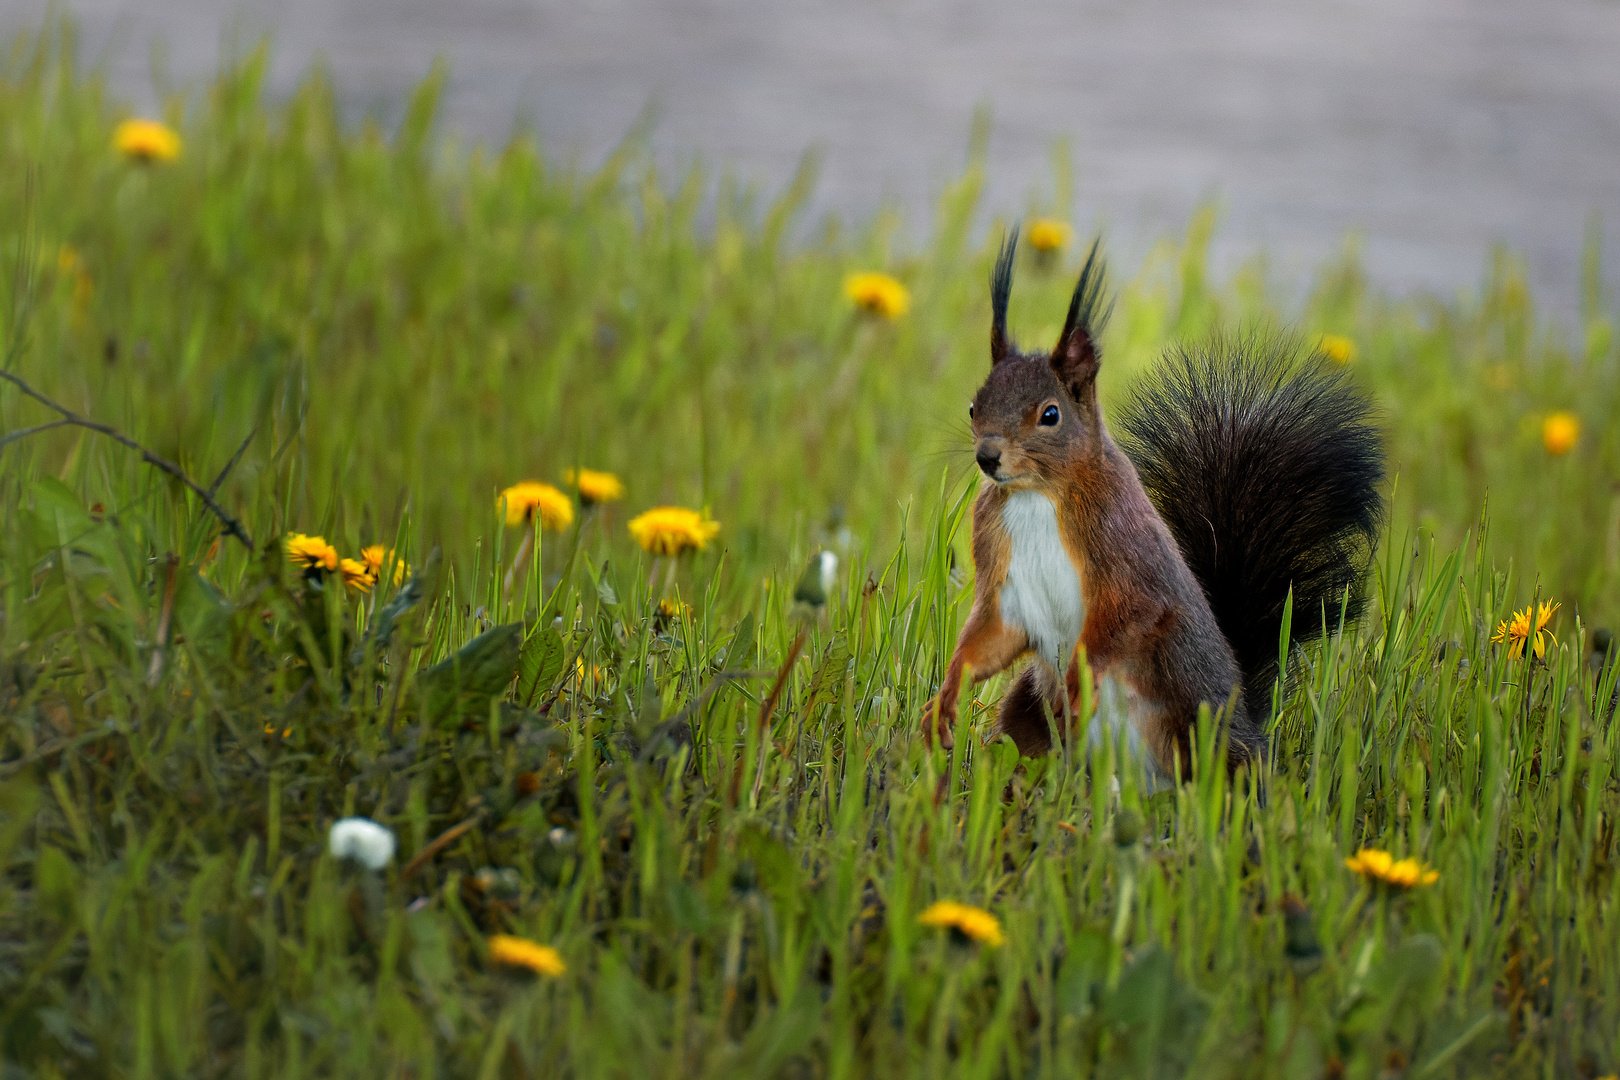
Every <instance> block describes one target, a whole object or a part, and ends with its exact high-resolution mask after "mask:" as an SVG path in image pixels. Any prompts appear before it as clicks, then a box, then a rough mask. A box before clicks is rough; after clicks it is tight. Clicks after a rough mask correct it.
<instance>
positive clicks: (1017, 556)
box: [923, 230, 1384, 777]
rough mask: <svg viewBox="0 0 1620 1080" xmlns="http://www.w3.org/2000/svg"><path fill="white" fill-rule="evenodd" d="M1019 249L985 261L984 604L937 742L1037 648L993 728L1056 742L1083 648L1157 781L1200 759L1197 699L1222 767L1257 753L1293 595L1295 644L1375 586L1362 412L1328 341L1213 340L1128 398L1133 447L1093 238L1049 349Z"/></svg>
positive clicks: (979, 454)
mask: <svg viewBox="0 0 1620 1080" xmlns="http://www.w3.org/2000/svg"><path fill="white" fill-rule="evenodd" d="M1017 244H1018V234H1017V232H1016V230H1015V231H1014V232H1013V233H1012V234H1011V235H1010V236H1009V237H1008V239H1007V240H1006V242H1005V243H1004V244H1003V245H1002V249H1001V254H1000V257H999V258H998V259H997V261H996V265H995V270H994V273H993V275H992V277H991V290H990V295H991V315H992V319H991V328H990V375H989V377H988V378H987V379H985V381H984V385H982V386H981V387H980V388H979V391H978V394H977V395H976V396H975V397H974V399H973V402H972V404H971V405H970V406H969V409H968V415H969V418H970V420H971V422H972V426H973V439H974V456H975V458H976V459H977V461H978V465H979V468H980V469H981V470H982V471H983V472H984V479H983V481H982V486H981V488H980V491H979V494H978V498H977V501H976V502H975V503H974V506H973V564H974V568H975V571H976V584H975V592H974V598H973V606H972V609H971V610H970V611H969V613H968V617H967V622H966V624H965V625H964V626H963V628H962V633H961V636H960V638H959V639H958V641H957V645H956V650H955V652H954V654H953V655H952V656H951V661H950V664H949V666H948V667H947V668H946V672H945V679H944V683H943V685H942V686H941V687H940V690H939V693H938V695H937V696H936V697H935V698H934V699H933V700H932V701H931V702H930V703H929V707H928V708H927V710H926V711H925V715H924V719H923V734H924V737H925V738H927V739H931V738H932V737H933V736H934V735H935V734H937V735H938V736H939V738H940V740H941V742H942V743H943V744H944V745H945V746H946V747H949V746H951V745H952V742H953V733H952V727H953V725H954V723H955V719H956V704H957V698H958V695H959V693H960V690H961V680H962V671H963V668H964V666H968V667H971V669H972V673H973V679H974V681H978V680H981V679H987V678H989V677H990V676H992V675H995V674H996V673H998V672H1000V671H1003V670H1005V669H1006V668H1007V667H1009V666H1010V665H1012V664H1013V663H1014V662H1015V661H1017V660H1018V659H1019V658H1020V657H1023V656H1024V655H1026V654H1030V655H1032V656H1033V662H1032V663H1031V664H1030V665H1029V666H1028V667H1026V668H1025V669H1024V670H1023V672H1022V673H1020V674H1019V676H1018V677H1017V678H1016V679H1015V680H1014V682H1013V684H1012V686H1011V687H1010V688H1009V689H1008V691H1007V693H1006V695H1005V696H1004V697H1003V698H1002V701H1001V705H1000V709H999V711H998V714H997V720H996V726H995V729H994V730H993V732H992V737H996V736H999V735H1001V734H1006V735H1009V736H1011V737H1012V739H1013V741H1014V742H1015V743H1016V744H1017V745H1018V749H1019V752H1020V753H1022V754H1025V755H1036V754H1041V753H1045V752H1046V751H1047V750H1049V749H1050V748H1051V734H1050V733H1051V730H1052V729H1051V727H1049V725H1048V720H1047V716H1048V712H1050V714H1051V716H1052V717H1053V718H1055V720H1056V723H1057V725H1058V728H1059V730H1060V731H1063V730H1064V728H1065V719H1066V718H1067V721H1068V724H1069V725H1072V724H1074V723H1075V722H1077V721H1078V720H1079V719H1080V718H1078V717H1075V716H1074V712H1075V710H1076V709H1077V708H1078V702H1079V698H1080V695H1079V686H1078V682H1077V674H1076V673H1077V671H1078V670H1079V667H1078V663H1077V658H1078V655H1079V650H1080V649H1081V648H1084V649H1085V655H1086V659H1087V661H1088V663H1089V664H1090V666H1091V670H1092V673H1093V676H1094V677H1095V678H1097V679H1098V680H1099V681H1100V680H1102V679H1104V678H1112V679H1114V680H1115V682H1116V683H1117V685H1118V686H1119V688H1121V689H1123V691H1124V695H1125V702H1126V709H1125V711H1126V715H1127V716H1128V718H1129V721H1130V723H1131V725H1132V726H1133V727H1134V729H1135V734H1136V736H1137V738H1138V739H1139V740H1140V744H1141V745H1143V746H1145V747H1146V748H1147V749H1148V750H1149V751H1150V752H1151V754H1152V756H1153V758H1154V764H1156V765H1157V766H1158V768H1159V769H1160V770H1161V771H1162V773H1163V774H1164V775H1166V776H1170V775H1175V774H1176V771H1177V769H1178V768H1179V770H1180V773H1181V775H1182V776H1183V777H1185V776H1186V775H1187V774H1188V772H1189V771H1190V768H1191V762H1192V757H1191V735H1192V731H1193V728H1194V726H1195V725H1196V723H1197V717H1198V711H1199V706H1200V705H1203V704H1207V705H1208V706H1209V707H1210V709H1211V710H1212V711H1214V712H1217V714H1218V715H1220V716H1221V720H1222V723H1223V724H1224V728H1225V733H1226V735H1227V762H1226V763H1227V766H1228V768H1230V769H1232V770H1236V769H1237V768H1238V767H1239V766H1241V765H1243V764H1245V763H1247V762H1251V761H1256V760H1258V759H1261V758H1263V757H1264V755H1265V752H1266V722H1267V719H1268V713H1269V710H1270V701H1271V687H1272V685H1273V682H1274V680H1275V679H1276V678H1277V676H1278V674H1279V672H1278V670H1277V664H1278V654H1279V644H1280V640H1279V639H1280V637H1281V633H1282V629H1283V622H1284V611H1285V608H1286V606H1287V604H1288V603H1289V596H1290V590H1292V604H1293V617H1292V622H1291V631H1292V632H1291V635H1290V639H1291V640H1290V642H1289V650H1288V651H1290V652H1292V651H1293V649H1295V648H1298V647H1300V646H1303V645H1305V644H1307V643H1308V642H1310V641H1312V640H1314V639H1316V638H1319V637H1321V636H1322V635H1323V633H1324V632H1325V630H1326V628H1327V627H1328V626H1329V625H1337V624H1338V622H1339V620H1340V618H1341V617H1342V618H1344V619H1345V621H1346V624H1348V622H1350V621H1353V620H1354V619H1355V618H1356V617H1357V615H1359V613H1360V611H1361V608H1362V605H1363V602H1364V592H1363V590H1362V588H1361V584H1362V581H1363V579H1364V577H1365V573H1366V566H1367V561H1368V559H1369V557H1370V555H1371V551H1372V548H1373V545H1374V542H1375V540H1376V536H1377V532H1378V528H1379V525H1380V522H1381V520H1382V514H1383V501H1382V497H1381V495H1380V493H1379V488H1380V483H1381V481H1382V479H1383V475H1384V469H1383V453H1382V448H1381V446H1380V441H1379V437H1378V433H1377V431H1376V430H1375V429H1374V428H1373V427H1372V426H1371V424H1370V423H1369V417H1370V407H1369V405H1368V404H1367V402H1366V400H1365V398H1364V397H1363V396H1362V395H1361V394H1360V393H1359V392H1358V391H1357V390H1356V389H1355V388H1354V386H1353V385H1352V383H1351V382H1350V380H1349V378H1348V377H1347V376H1346V374H1345V373H1344V372H1343V371H1341V370H1335V369H1334V368H1332V367H1330V366H1329V365H1328V363H1327V361H1326V359H1325V358H1324V357H1323V356H1321V355H1320V354H1317V353H1312V354H1310V355H1309V356H1307V357H1305V358H1303V359H1300V358H1299V357H1298V356H1297V355H1296V354H1297V353H1298V352H1299V351H1300V350H1298V349H1297V348H1292V347H1290V344H1289V343H1288V342H1287V341H1285V340H1278V341H1271V342H1262V341H1260V340H1259V339H1246V340H1241V341H1231V340H1228V341H1221V340H1215V341H1212V342H1210V343H1208V344H1205V345H1202V346H1198V347H1196V348H1183V349H1177V350H1172V351H1171V352H1170V354H1169V355H1168V356H1167V357H1166V358H1165V359H1164V361H1163V362H1162V363H1161V364H1160V366H1159V368H1158V370H1157V371H1156V372H1155V373H1154V374H1153V375H1152V376H1150V378H1149V382H1148V384H1147V385H1146V386H1145V387H1144V389H1142V390H1141V391H1139V393H1138V395H1137V398H1136V400H1135V401H1134V402H1132V403H1131V405H1130V406H1129V407H1128V409H1127V411H1126V413H1125V415H1124V418H1123V420H1122V421H1121V424H1120V427H1121V430H1122V432H1123V434H1124V449H1121V446H1120V445H1119V444H1117V443H1116V442H1115V441H1114V439H1113V438H1112V437H1111V435H1110V434H1109V430H1108V425H1107V424H1106V423H1104V421H1103V415H1102V411H1101V409H1100V408H1099V406H1098V403H1097V370H1098V367H1099V365H1100V364H1101V361H1102V356H1101V353H1100V350H1099V346H1098V338H1099V335H1100V333H1101V330H1102V326H1103V323H1104V322H1105V321H1106V319H1107V315H1108V312H1107V310H1100V306H1101V301H1102V296H1103V280H1104V269H1103V264H1102V261H1101V259H1100V258H1099V256H1098V250H1097V244H1096V243H1093V245H1092V248H1091V253H1090V255H1089V256H1088V257H1087V259H1086V262H1085V265H1084V268H1083V269H1082V271H1081V273H1080V280H1079V283H1078V284H1077V285H1076V287H1075V290H1074V297H1073V299H1072V300H1071V301H1070V304H1069V313H1068V319H1067V320H1066V322H1065V324H1064V327H1063V333H1062V335H1061V336H1060V337H1059V339H1058V342H1057V346H1056V347H1055V348H1054V349H1053V350H1052V352H1051V353H1050V354H1047V353H1026V352H1021V351H1019V350H1018V349H1017V347H1016V346H1015V345H1014V344H1013V343H1012V342H1011V341H1010V339H1009V338H1008V336H1007V299H1008V296H1009V295H1010V293H1011V289H1012V268H1013V256H1014V253H1015V252H1016V250H1017ZM1064 737H1066V734H1065V736H1064Z"/></svg>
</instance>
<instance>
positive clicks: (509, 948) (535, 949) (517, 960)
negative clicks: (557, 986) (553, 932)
mask: <svg viewBox="0 0 1620 1080" xmlns="http://www.w3.org/2000/svg"><path fill="white" fill-rule="evenodd" d="M489 958H490V959H491V960H493V961H494V962H495V963H497V964H503V965H505V966H506V967H520V968H528V969H529V970H530V971H532V972H534V973H535V974H536V975H550V976H551V977H552V978H554V979H555V978H557V977H558V976H560V975H562V974H563V973H565V972H566V971H567V970H568V965H567V964H565V963H563V958H562V955H561V954H560V953H558V952H557V950H556V949H553V948H552V947H551V946H550V945H542V944H540V943H539V942H537V941H530V940H529V939H528V938H520V937H516V936H514V935H512V934H493V935H491V936H490V939H489Z"/></svg>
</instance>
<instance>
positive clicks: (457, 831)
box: [399, 814, 478, 881]
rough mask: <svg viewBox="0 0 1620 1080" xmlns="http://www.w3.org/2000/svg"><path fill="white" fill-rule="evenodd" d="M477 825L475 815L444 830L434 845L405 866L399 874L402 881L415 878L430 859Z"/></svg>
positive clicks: (424, 849)
mask: <svg viewBox="0 0 1620 1080" xmlns="http://www.w3.org/2000/svg"><path fill="white" fill-rule="evenodd" d="M477 824H478V815H477V814H474V815H473V816H472V817H470V818H468V819H467V820H466V821H463V822H461V823H460V824H459V825H452V826H450V827H449V828H448V829H446V830H444V832H442V833H440V834H439V835H438V836H437V837H435V838H434V840H433V842H432V843H430V844H428V846H427V847H425V848H423V849H422V850H421V851H419V852H417V853H416V858H414V859H412V860H411V861H410V862H408V863H406V864H405V869H403V870H401V871H400V872H399V877H400V880H401V881H408V880H410V879H411V878H412V877H415V876H416V872H417V871H418V870H420V869H422V867H424V866H426V865H427V863H428V860H429V859H431V858H433V856H435V855H437V854H438V853H439V852H441V851H443V850H444V849H445V848H447V847H449V846H450V845H451V844H453V843H455V842H456V841H457V840H460V839H461V838H462V837H463V836H464V835H466V833H467V831H468V830H469V829H471V828H472V827H473V826H474V825H477Z"/></svg>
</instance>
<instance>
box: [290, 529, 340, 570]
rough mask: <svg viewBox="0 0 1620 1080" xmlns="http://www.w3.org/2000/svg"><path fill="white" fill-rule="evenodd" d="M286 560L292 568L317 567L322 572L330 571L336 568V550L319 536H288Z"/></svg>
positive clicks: (301, 534)
mask: <svg viewBox="0 0 1620 1080" xmlns="http://www.w3.org/2000/svg"><path fill="white" fill-rule="evenodd" d="M287 558H288V559H290V560H291V561H292V563H293V565H294V566H302V567H304V568H305V569H313V568H316V567H319V568H320V569H322V570H326V571H332V570H336V569H337V568H338V553H337V548H335V547H333V546H332V545H331V544H328V543H327V542H326V540H325V538H323V537H319V536H305V535H304V534H303V533H292V534H290V535H289V536H288V537H287Z"/></svg>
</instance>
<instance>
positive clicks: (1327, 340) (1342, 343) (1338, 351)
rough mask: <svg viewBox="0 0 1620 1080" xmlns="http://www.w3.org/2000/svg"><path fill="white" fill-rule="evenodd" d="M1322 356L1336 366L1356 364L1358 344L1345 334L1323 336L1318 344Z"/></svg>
mask: <svg viewBox="0 0 1620 1080" xmlns="http://www.w3.org/2000/svg"><path fill="white" fill-rule="evenodd" d="M1316 347H1317V348H1318V349H1320V350H1321V352H1322V355H1323V356H1325V357H1327V358H1328V359H1329V360H1332V361H1333V362H1334V363H1335V364H1353V363H1355V362H1356V354H1357V351H1358V350H1357V349H1356V343H1355V341H1354V340H1352V339H1351V338H1347V337H1345V336H1344V335H1343V334H1323V335H1322V339H1321V340H1320V341H1318V342H1317V343H1316Z"/></svg>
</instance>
